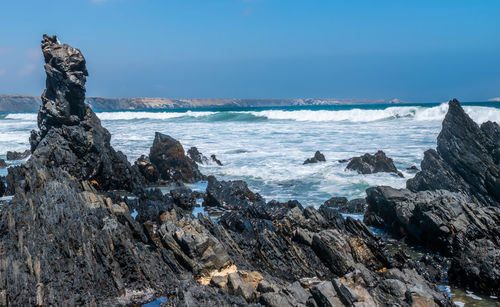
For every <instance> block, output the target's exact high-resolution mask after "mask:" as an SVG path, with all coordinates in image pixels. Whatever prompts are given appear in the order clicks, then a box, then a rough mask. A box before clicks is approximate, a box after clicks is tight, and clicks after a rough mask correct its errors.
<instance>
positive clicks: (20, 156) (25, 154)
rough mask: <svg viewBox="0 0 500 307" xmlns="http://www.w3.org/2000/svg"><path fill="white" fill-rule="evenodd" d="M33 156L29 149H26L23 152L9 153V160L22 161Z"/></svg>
mask: <svg viewBox="0 0 500 307" xmlns="http://www.w3.org/2000/svg"><path fill="white" fill-rule="evenodd" d="M30 154H31V151H30V150H29V149H26V150H25V151H23V152H18V151H7V160H22V159H25V158H27V157H28V156H29V155H30Z"/></svg>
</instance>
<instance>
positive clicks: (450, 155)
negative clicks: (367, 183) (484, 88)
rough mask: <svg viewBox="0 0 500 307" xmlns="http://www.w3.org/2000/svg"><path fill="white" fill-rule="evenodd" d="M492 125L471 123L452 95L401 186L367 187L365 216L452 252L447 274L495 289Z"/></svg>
mask: <svg viewBox="0 0 500 307" xmlns="http://www.w3.org/2000/svg"><path fill="white" fill-rule="evenodd" d="M499 131H500V129H499V127H498V125H497V124H496V123H492V122H487V123H484V124H483V125H482V126H481V127H479V126H478V125H477V124H476V123H474V122H473V121H472V120H471V119H470V118H469V116H468V115H467V114H466V113H465V112H464V111H463V109H462V108H461V106H460V104H459V103H458V101H456V100H452V101H450V102H449V110H448V113H447V115H446V117H445V119H444V121H443V130H442V131H441V133H440V134H439V136H438V146H437V151H435V150H428V151H426V152H425V156H424V160H423V161H422V165H421V166H422V171H420V172H419V173H417V175H416V176H415V178H414V179H410V180H408V181H407V186H408V188H409V189H393V188H390V187H376V188H370V189H368V190H367V191H366V192H367V198H366V199H367V202H368V204H369V205H368V209H367V212H366V213H365V222H366V223H367V224H369V225H373V226H376V227H379V228H384V229H386V230H388V231H390V232H391V233H393V234H395V235H397V236H400V237H405V238H407V239H408V241H409V242H412V243H416V244H418V245H422V246H424V247H426V248H428V249H430V250H433V251H437V252H440V253H442V254H443V255H446V256H449V257H451V258H452V262H451V267H450V270H449V273H448V275H449V280H450V281H451V282H452V283H454V284H457V285H461V286H466V287H468V288H471V289H474V290H478V291H481V292H484V293H487V294H491V295H499V294H500V290H499V289H500V261H499V256H500V226H499V225H500V207H499V203H498V196H497V195H498V191H500V190H498V187H497V184H498V182H499V180H500V177H499V173H498V170H499V168H498V165H499V164H498V163H499V162H500V160H498V158H497V152H498V150H499V149H500V133H499Z"/></svg>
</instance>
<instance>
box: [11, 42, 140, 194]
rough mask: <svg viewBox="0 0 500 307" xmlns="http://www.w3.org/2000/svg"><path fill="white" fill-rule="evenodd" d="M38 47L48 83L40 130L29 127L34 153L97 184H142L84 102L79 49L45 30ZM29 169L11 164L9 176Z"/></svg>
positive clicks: (83, 71) (83, 73)
mask: <svg viewBox="0 0 500 307" xmlns="http://www.w3.org/2000/svg"><path fill="white" fill-rule="evenodd" d="M42 51H43V55H44V58H45V72H46V74H47V81H46V86H47V88H46V89H45V91H44V93H43V94H42V102H43V103H42V106H41V108H40V112H39V114H38V127H39V128H40V130H39V131H35V130H33V131H32V132H31V137H30V144H31V152H32V158H35V159H37V160H40V163H41V164H43V165H50V166H54V167H59V168H61V169H62V170H65V171H67V172H68V173H70V174H71V175H73V176H75V177H76V178H79V179H83V180H90V181H92V182H93V184H94V185H95V186H96V188H98V189H100V190H108V189H125V190H129V191H132V190H134V189H136V188H138V187H139V186H141V185H142V181H143V178H142V176H141V174H140V173H139V172H138V171H137V170H136V169H135V168H133V167H132V166H131V165H130V163H129V162H128V161H127V158H126V157H125V155H124V154H122V153H121V152H116V151H115V150H114V149H113V148H112V147H111V145H110V139H111V135H110V134H109V132H108V131H107V130H106V129H105V128H103V127H102V126H101V122H100V120H99V119H98V118H97V116H96V115H95V114H94V112H92V110H91V109H90V107H88V106H87V105H85V103H84V99H85V81H86V76H87V69H86V67H85V59H84V57H83V56H82V54H81V52H80V50H78V49H75V48H72V47H71V46H68V45H66V44H64V45H61V44H60V43H59V41H58V40H57V38H56V37H55V36H47V35H44V37H43V41H42ZM27 172H28V170H27V168H26V167H25V166H21V168H20V169H18V170H15V171H13V174H12V175H11V171H10V169H9V176H10V179H9V178H8V179H7V182H8V183H9V184H13V185H16V184H18V183H19V181H20V180H23V178H24V177H25V176H24V175H23V174H25V173H27ZM9 189H10V191H13V190H14V189H15V187H11V188H9Z"/></svg>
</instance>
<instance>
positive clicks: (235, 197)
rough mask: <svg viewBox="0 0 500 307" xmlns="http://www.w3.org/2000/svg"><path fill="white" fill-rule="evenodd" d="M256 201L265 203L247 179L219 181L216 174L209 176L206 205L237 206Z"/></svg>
mask: <svg viewBox="0 0 500 307" xmlns="http://www.w3.org/2000/svg"><path fill="white" fill-rule="evenodd" d="M254 202H258V203H265V201H264V199H263V198H262V197H261V196H260V195H259V194H258V193H254V192H252V191H250V189H249V188H248V185H247V183H246V182H245V181H242V180H235V181H218V180H217V179H216V178H215V177H214V176H209V177H208V185H207V191H206V195H205V199H204V202H203V204H204V205H205V206H208V207H225V208H235V207H242V206H244V205H247V204H251V203H254Z"/></svg>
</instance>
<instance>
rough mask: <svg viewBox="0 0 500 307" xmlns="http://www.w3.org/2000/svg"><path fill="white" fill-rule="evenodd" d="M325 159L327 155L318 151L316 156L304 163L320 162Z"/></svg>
mask: <svg viewBox="0 0 500 307" xmlns="http://www.w3.org/2000/svg"><path fill="white" fill-rule="evenodd" d="M325 161H326V159H325V156H324V155H323V154H322V153H321V152H319V151H316V153H314V157H312V158H309V159H307V160H305V161H304V163H303V164H310V163H318V162H325Z"/></svg>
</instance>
